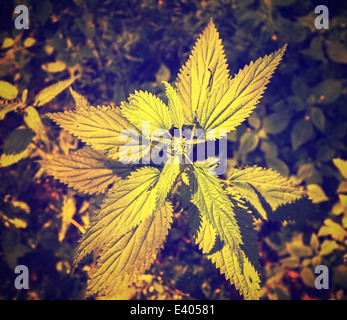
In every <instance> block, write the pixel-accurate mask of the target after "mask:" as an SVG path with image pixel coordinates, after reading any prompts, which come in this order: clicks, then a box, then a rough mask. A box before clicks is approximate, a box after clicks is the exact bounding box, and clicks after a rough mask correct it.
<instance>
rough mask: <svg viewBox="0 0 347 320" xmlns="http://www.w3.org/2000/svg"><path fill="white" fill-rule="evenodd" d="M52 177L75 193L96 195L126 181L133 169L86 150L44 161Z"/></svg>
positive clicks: (46, 169) (97, 152) (42, 162)
mask: <svg viewBox="0 0 347 320" xmlns="http://www.w3.org/2000/svg"><path fill="white" fill-rule="evenodd" d="M40 163H41V167H42V168H43V169H44V170H45V171H47V173H48V174H50V175H52V176H54V178H55V179H58V180H59V181H60V182H62V183H66V184H67V185H68V186H69V187H71V188H74V189H75V190H78V191H81V192H84V193H88V194H94V193H103V192H105V191H106V190H107V188H108V187H109V186H110V185H112V184H114V183H117V182H118V181H120V180H121V179H122V178H125V177H126V176H127V175H128V174H130V171H131V169H132V166H129V165H126V164H123V163H121V162H119V161H115V160H112V159H110V158H107V157H106V156H105V155H104V154H103V153H102V152H99V151H96V150H93V149H91V148H89V147H84V148H82V149H80V150H78V151H76V152H72V153H70V154H68V155H62V154H55V155H53V156H52V157H47V158H45V159H43V160H41V162H40Z"/></svg>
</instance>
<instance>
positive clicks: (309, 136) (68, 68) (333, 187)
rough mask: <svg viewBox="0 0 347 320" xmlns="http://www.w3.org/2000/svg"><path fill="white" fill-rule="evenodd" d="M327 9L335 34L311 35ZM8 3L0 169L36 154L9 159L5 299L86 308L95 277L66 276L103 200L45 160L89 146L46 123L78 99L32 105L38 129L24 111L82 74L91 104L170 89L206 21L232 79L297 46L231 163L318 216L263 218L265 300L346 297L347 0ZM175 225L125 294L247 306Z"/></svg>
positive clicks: (1, 293) (1, 59) (232, 149)
mask: <svg viewBox="0 0 347 320" xmlns="http://www.w3.org/2000/svg"><path fill="white" fill-rule="evenodd" d="M18 4H26V5H27V6H28V8H29V12H30V16H29V23H30V25H29V27H30V28H29V30H16V29H15V28H14V23H13V21H14V17H15V16H14V14H13V11H14V8H15V6H16V5H18ZM318 4H326V5H327V6H328V8H329V14H330V16H329V18H330V21H329V22H330V24H329V29H328V30H324V29H322V30H317V29H315V28H314V20H315V18H316V16H317V15H316V14H314V8H315V6H316V5H318ZM0 6H1V10H0V45H1V49H0V78H1V80H5V81H8V82H10V83H12V84H13V85H15V87H16V88H17V90H18V94H16V95H15V97H14V99H12V100H2V101H1V106H0V116H1V118H0V119H1V125H0V148H1V149H2V159H4V155H5V156H6V155H7V156H8V155H11V150H13V148H15V147H16V146H17V145H18V142H19V141H21V142H22V143H24V144H25V147H23V148H24V149H26V148H27V147H30V148H29V149H30V150H29V151H27V152H26V154H25V155H23V156H22V158H23V159H22V160H21V161H19V162H16V161H17V160H16V159H15V160H13V162H14V164H12V165H11V166H4V160H3V161H2V162H1V163H2V166H4V167H2V168H0V176H1V184H0V270H1V272H0V298H1V299H79V298H82V296H83V289H84V287H85V284H86V279H87V274H88V270H89V264H88V262H87V263H86V265H85V266H84V267H81V268H78V269H76V270H75V275H74V276H73V277H70V271H71V263H72V254H73V249H74V248H75V246H76V243H77V240H78V239H79V238H80V236H81V231H83V229H84V228H85V227H86V226H87V225H88V223H89V221H88V213H89V212H90V211H91V210H93V208H95V206H96V204H97V203H98V202H99V200H100V199H98V197H86V196H85V195H83V194H78V193H75V192H74V191H72V190H70V189H67V188H66V187H65V186H64V185H62V184H60V183H59V182H57V181H54V180H53V179H52V178H51V177H46V175H45V173H44V172H42V170H40V166H39V164H38V162H37V160H38V159H42V158H49V157H50V155H51V154H53V153H57V152H60V153H63V154H67V153H68V152H69V150H73V149H76V148H77V147H79V146H80V145H78V142H77V140H76V139H75V138H74V137H72V136H70V135H69V134H68V133H66V132H64V131H61V130H60V129H58V128H57V127H56V126H54V125H53V124H52V123H51V122H50V121H48V119H46V118H45V117H44V114H45V113H47V112H55V111H63V110H69V109H71V108H72V106H73V104H74V99H73V97H72V95H71V92H69V90H64V91H63V92H62V93H61V94H59V96H58V97H57V98H55V99H54V100H52V101H50V102H48V103H46V104H44V105H42V106H37V105H36V107H35V105H34V107H35V108H34V107H32V109H34V110H36V113H37V114H38V115H40V116H39V117H38V119H41V120H42V122H41V121H39V120H37V117H35V116H31V117H29V116H28V113H30V114H36V113H35V111H33V110H32V109H29V110H30V112H28V109H27V107H30V106H31V105H30V104H34V102H35V97H36V95H37V93H38V92H40V90H42V89H43V88H45V87H47V86H48V85H50V84H52V83H56V82H58V81H61V80H65V79H66V78H68V77H70V76H75V75H76V76H79V77H78V78H77V79H76V80H75V81H74V83H73V84H72V88H73V89H74V90H75V91H76V92H79V93H81V94H83V95H84V96H85V97H86V98H87V99H88V100H89V101H90V103H91V104H92V105H97V104H98V105H102V104H114V105H119V103H120V102H121V101H122V100H124V99H125V98H126V97H127V96H128V94H129V93H132V92H134V90H135V89H136V90H139V89H141V90H149V91H151V92H153V93H156V94H158V95H159V96H160V94H161V93H162V90H163V88H161V87H158V83H160V81H168V82H171V81H173V80H174V79H175V77H176V74H177V73H178V71H179V68H180V66H181V65H182V64H183V63H184V62H185V61H186V60H187V58H188V56H187V55H188V54H189V52H190V50H191V46H192V45H193V43H194V42H195V40H196V38H197V36H198V35H199V34H200V33H201V30H202V29H203V28H204V27H205V26H206V25H207V24H208V21H209V19H210V17H213V19H214V22H215V24H216V26H217V29H218V30H219V33H220V37H221V38H222V39H223V45H224V48H225V53H226V57H227V60H228V63H229V66H230V68H231V70H230V73H231V74H235V73H237V72H238V70H239V68H240V67H243V66H244V65H245V64H248V63H249V62H250V61H251V60H253V61H254V60H256V59H257V58H258V57H260V56H264V55H265V54H269V53H270V52H272V51H274V50H276V49H278V48H280V47H282V46H283V45H284V44H285V43H288V48H287V52H286V54H285V57H284V60H283V62H282V63H281V64H280V65H279V67H278V70H277V71H276V76H275V77H274V78H273V79H272V80H271V83H270V84H269V85H268V89H267V91H266V93H265V95H264V97H263V99H262V101H261V103H260V104H259V106H258V108H257V109H256V111H255V112H254V113H253V114H252V116H251V117H250V118H249V119H248V120H247V121H246V123H244V124H242V125H241V126H239V127H238V129H237V131H236V132H235V131H234V132H235V133H232V134H230V135H229V137H228V140H229V145H228V156H229V158H230V159H229V165H231V166H233V165H245V164H246V165H253V164H258V165H261V166H266V167H271V168H274V169H276V170H277V171H279V172H280V173H282V174H283V175H286V176H288V177H289V176H290V177H291V178H292V179H295V181H298V182H301V183H302V184H303V185H305V186H307V189H308V191H309V194H310V195H311V198H312V199H313V200H314V201H313V202H314V206H308V207H306V206H302V205H301V206H298V208H294V209H293V210H296V212H297V214H298V215H299V216H300V214H301V213H302V215H301V216H302V218H301V219H298V220H297V221H296V222H295V223H294V222H284V223H283V222H281V221H276V222H266V223H260V222H259V225H258V229H259V241H260V246H261V252H262V258H261V261H260V264H261V270H260V271H261V274H262V298H263V299H330V298H332V299H346V297H347V296H346V290H347V255H346V246H347V242H346V228H347V221H346V219H347V218H346V217H347V200H346V195H345V194H346V192H347V185H346V179H345V178H344V177H343V175H342V174H341V172H340V171H339V170H338V168H337V167H336V165H335V164H334V162H333V159H334V158H341V159H347V154H346V153H347V152H346V151H347V150H346V145H345V141H346V130H347V108H346V94H347V83H346V74H347V3H346V2H344V1H328V2H326V3H324V1H308V0H300V1H298V0H297V1H296V0H220V1H212V0H211V1H194V0H185V1H162V0H159V1H154V0H147V1H145V0H143V1H137V0H128V1H123V0H121V1H120V0H117V1H111V0H109V1H107V0H104V1H101V0H84V1H82V0H74V1H66V0H63V1H58V2H57V1H50V0H39V1H3V2H2V3H1V5H0ZM26 89H27V97H26V99H24V98H25V97H23V93H24V92H25V90H26ZM25 95H26V93H24V96H25ZM17 96H18V97H17ZM23 101H24V102H23ZM9 106H10V107H9ZM11 110H12V111H11ZM28 119H29V120H28ZM30 119H31V120H32V119H36V120H37V121H34V124H37V123H41V124H42V126H41V127H40V128H38V127H37V126H35V125H33V124H32V122H31V121H30ZM39 126H40V125H39ZM18 130H20V131H19V132H18ZM23 130H24V131H23ZM23 137H25V139H24V141H23ZM28 137H29V138H28ZM11 148H12V149H11ZM9 150H10V151H9ZM174 192H175V193H176V194H179V193H180V192H181V189H180V188H177V189H176V190H175V191H174ZM175 218H176V219H174V221H175V222H174V224H173V228H172V230H171V232H170V235H169V238H168V241H167V243H166V246H165V249H164V250H163V251H161V253H160V255H159V256H158V259H157V260H156V262H155V264H153V266H152V268H151V270H150V273H149V274H148V275H144V276H143V277H142V278H141V281H140V283H139V284H138V287H137V288H135V289H134V291H133V292H129V294H128V296H127V297H124V298H130V297H135V298H143V299H170V298H172V299H181V298H182V299H191V298H192V299H238V298H239V296H238V293H237V292H236V290H235V289H234V288H233V287H232V286H230V285H229V284H228V283H227V282H226V281H225V280H224V278H223V276H220V275H219V274H218V273H217V272H216V270H215V268H214V266H212V265H211V264H210V262H209V261H208V260H207V259H206V258H204V257H203V256H201V254H200V253H199V252H198V251H197V250H196V249H197V248H196V247H194V244H193V243H192V242H191V238H190V235H189V230H188V216H187V214H186V213H185V212H181V211H178V210H176V211H175ZM90 262H91V261H90ZM18 264H25V265H27V266H28V267H29V270H30V289H29V290H21V291H20V290H16V289H15V287H14V285H13V281H14V278H15V274H14V272H13V270H14V268H15V266H16V265H18ZM318 264H325V265H327V266H328V267H329V270H330V289H329V290H317V289H315V288H314V285H313V282H314V274H313V270H314V266H315V265H318Z"/></svg>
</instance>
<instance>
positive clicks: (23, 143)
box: [0, 129, 35, 167]
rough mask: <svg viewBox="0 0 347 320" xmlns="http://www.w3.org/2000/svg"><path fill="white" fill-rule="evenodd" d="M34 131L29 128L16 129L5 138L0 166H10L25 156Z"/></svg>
mask: <svg viewBox="0 0 347 320" xmlns="http://www.w3.org/2000/svg"><path fill="white" fill-rule="evenodd" d="M34 136H35V133H34V132H33V131H32V130H30V129H16V130H14V131H12V132H11V133H10V134H9V135H8V136H7V138H6V140H5V145H4V150H3V153H2V155H1V158H0V167H7V166H10V165H12V164H14V163H16V162H18V161H20V160H21V159H23V158H25V157H27V156H28V155H29V153H30V151H31V148H30V142H31V140H32V138H33V137H34Z"/></svg>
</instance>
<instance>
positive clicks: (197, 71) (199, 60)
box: [176, 19, 229, 124]
mask: <svg viewBox="0 0 347 320" xmlns="http://www.w3.org/2000/svg"><path fill="white" fill-rule="evenodd" d="M228 78H229V71H228V69H227V64H226V59H225V55H224V49H223V46H222V41H221V39H219V34H218V32H217V29H216V27H215V25H214V23H213V21H212V19H211V20H210V22H209V24H208V26H207V27H206V28H205V30H204V31H203V33H202V34H201V36H200V37H199V39H198V40H197V41H196V43H195V46H194V49H193V51H192V54H191V55H190V57H189V59H188V61H187V63H186V64H185V65H184V66H183V68H182V69H181V70H180V73H179V74H178V77H177V80H176V88H177V95H178V97H179V99H180V101H181V103H182V106H183V110H184V114H185V120H186V121H185V124H192V123H193V121H194V119H195V116H196V110H197V109H198V108H201V107H202V106H203V105H204V103H205V101H206V99H207V98H208V96H209V94H210V93H211V92H212V91H213V90H215V89H216V88H218V87H219V86H220V85H222V84H223V83H224V82H225V81H227V80H228Z"/></svg>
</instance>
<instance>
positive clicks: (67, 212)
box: [58, 196, 76, 242]
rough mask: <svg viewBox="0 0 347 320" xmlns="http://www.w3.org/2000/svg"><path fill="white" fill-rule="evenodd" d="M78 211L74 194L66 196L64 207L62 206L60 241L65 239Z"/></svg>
mask: <svg viewBox="0 0 347 320" xmlns="http://www.w3.org/2000/svg"><path fill="white" fill-rule="evenodd" d="M75 213H76V200H75V198H74V197H73V196H64V200H63V207H62V212H61V215H62V222H61V227H60V231H59V234H58V239H59V241H60V242H61V241H63V240H64V238H65V234H66V231H67V229H68V228H69V226H70V224H71V220H72V218H73V216H74V214H75Z"/></svg>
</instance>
